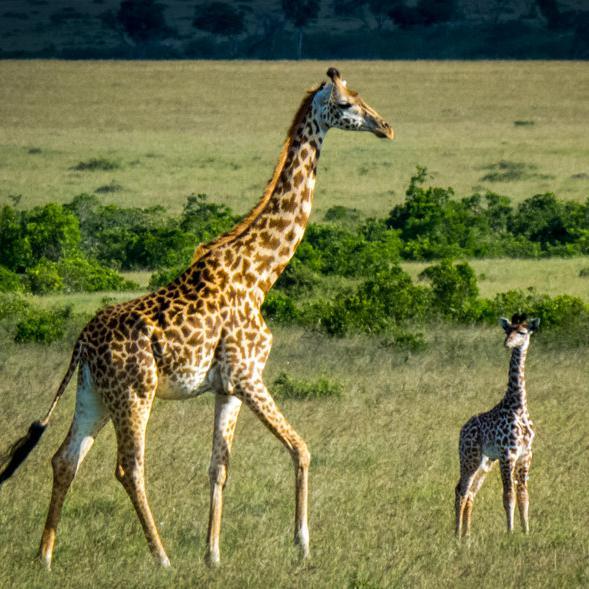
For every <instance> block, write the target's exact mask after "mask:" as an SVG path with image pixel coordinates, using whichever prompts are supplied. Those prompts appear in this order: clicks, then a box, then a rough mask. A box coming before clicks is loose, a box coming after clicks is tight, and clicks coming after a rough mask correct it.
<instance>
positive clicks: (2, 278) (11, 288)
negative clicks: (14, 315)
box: [0, 266, 24, 292]
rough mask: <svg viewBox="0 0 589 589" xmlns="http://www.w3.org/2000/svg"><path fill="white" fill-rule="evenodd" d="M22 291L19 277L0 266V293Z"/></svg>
mask: <svg viewBox="0 0 589 589" xmlns="http://www.w3.org/2000/svg"><path fill="white" fill-rule="evenodd" d="M23 290H24V287H23V283H22V280H21V278H20V276H19V275H18V274H16V273H14V272H12V271H11V270H9V269H8V268H5V267H4V266H0V292H22V291H23Z"/></svg>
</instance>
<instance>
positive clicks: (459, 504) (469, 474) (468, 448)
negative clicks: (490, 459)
mask: <svg viewBox="0 0 589 589" xmlns="http://www.w3.org/2000/svg"><path fill="white" fill-rule="evenodd" d="M475 434H476V432H474V433H473V432H471V431H467V430H465V429H464V428H463V430H462V431H461V434H460V443H459V453H460V480H459V481H458V484H457V485H456V490H455V500H454V510H455V515H456V527H455V533H456V537H457V538H458V539H460V538H462V537H463V536H464V535H465V533H466V529H467V527H469V526H470V521H469V523H468V526H467V525H465V524H466V520H465V516H466V517H467V518H468V519H470V513H471V510H472V501H471V496H470V491H471V486H472V484H473V480H474V477H475V475H476V473H477V471H478V468H479V466H480V464H481V460H482V455H481V450H480V447H479V446H478V445H475V444H471V443H469V441H470V438H471V437H472V436H473V435H475ZM475 437H476V435H475ZM469 502H470V505H468V504H469Z"/></svg>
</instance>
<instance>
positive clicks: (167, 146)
mask: <svg viewBox="0 0 589 589" xmlns="http://www.w3.org/2000/svg"><path fill="white" fill-rule="evenodd" d="M328 65H331V64H328V63H327V62H312V61H307V62H299V63H292V62H239V61H235V62H189V61H185V62H53V61H30V62H21V61H2V62H0V79H2V81H3V83H2V84H1V85H0V203H3V202H10V199H9V196H10V195H22V200H21V206H32V205H34V204H40V203H45V202H48V201H56V200H57V201H67V200H70V199H71V198H72V197H73V196H75V195H76V194H79V193H80V192H93V191H95V190H96V189H98V188H100V187H102V186H106V185H109V184H110V183H111V182H113V181H114V182H116V183H117V184H118V185H120V187H121V190H119V191H118V192H111V193H105V194H103V195H102V196H101V198H103V199H104V200H105V201H108V202H118V203H121V204H124V205H140V206H145V205H154V204H163V205H164V206H166V207H168V208H169V209H170V210H172V211H175V212H177V211H178V210H179V209H180V208H181V207H182V204H183V202H184V200H185V198H186V196H188V195H189V194H191V193H201V192H204V193H207V194H208V195H209V196H210V197H211V198H212V199H214V200H215V201H221V202H224V203H227V204H229V205H230V206H231V207H233V208H234V209H235V210H236V211H237V212H245V211H246V210H247V209H248V208H249V207H250V206H251V205H252V204H253V203H254V202H255V201H256V199H257V198H258V197H259V195H260V194H261V191H262V189H263V187H264V185H265V183H266V181H267V180H268V178H269V177H270V175H271V173H272V169H273V166H274V164H275V161H276V158H277V156H278V152H279V149H280V146H281V143H282V140H283V139H284V133H285V131H286V128H287V127H288V124H289V122H290V120H291V117H292V115H293V113H294V110H295V109H296V107H297V105H298V103H299V101H300V100H301V97H302V95H303V93H304V90H305V89H306V88H308V87H310V86H312V85H314V84H316V83H318V82H320V81H321V80H323V79H324V74H325V70H326V69H327V66H328ZM336 65H338V67H340V69H341V71H342V72H343V74H344V76H345V77H346V78H347V79H348V80H349V82H350V85H351V87H353V88H356V89H358V90H359V91H360V92H361V94H362V96H363V97H364V98H365V99H366V100H367V101H368V102H369V103H370V104H371V105H372V106H374V107H375V108H376V109H377V110H378V111H379V112H380V113H381V114H382V115H383V116H384V117H385V118H387V119H388V120H389V121H390V123H391V124H392V125H393V127H394V128H395V130H396V133H397V140H396V141H395V142H394V143H392V144H389V143H385V142H380V141H378V140H376V139H375V138H374V137H372V136H368V135H361V136H355V137H350V136H349V135H346V134H344V133H342V132H337V131H336V132H332V133H331V134H330V136H329V137H328V140H327V142H326V145H325V148H324V150H323V154H322V161H321V163H320V166H319V173H318V179H317V194H316V207H315V218H319V219H320V218H321V216H322V213H323V212H324V211H325V210H326V209H327V208H328V207H330V206H332V205H334V204H341V205H345V206H353V207H357V208H359V209H360V210H362V211H364V212H366V213H367V214H379V215H382V214H384V213H386V212H387V211H388V210H389V209H390V208H391V206H392V205H393V204H395V203H398V202H400V201H401V200H402V199H403V195H404V190H405V188H406V186H407V183H408V180H409V178H410V176H411V175H412V174H413V173H414V171H415V166H416V165H418V164H419V165H422V166H427V167H428V169H429V170H430V171H431V172H432V174H433V175H434V181H435V182H436V183H438V184H440V185H443V186H453V187H454V188H455V189H456V191H457V194H458V195H459V196H465V195H468V194H470V193H471V192H472V191H473V190H484V189H490V190H494V191H496V192H499V193H502V194H507V195H509V196H512V197H514V198H515V199H516V200H520V199H522V198H526V197H529V196H532V195H533V194H536V193H539V192H545V191H553V192H555V193H556V194H557V195H558V196H559V197H561V198H567V199H573V200H579V201H580V200H584V199H585V198H586V197H587V194H588V192H589V168H588V164H587V162H588V161H589V146H588V144H587V141H586V132H585V121H587V120H588V119H589V102H588V101H587V100H586V97H587V91H588V88H589V67H588V66H587V64H586V63H583V62H427V61H425V62H378V61H375V62H357V61H356V62H338V63H337V64H336ZM91 158H106V159H108V160H112V161H114V162H116V163H117V164H119V166H120V167H119V168H118V169H115V170H111V171H75V170H72V169H71V168H72V167H74V166H75V165H76V164H78V163H79V162H83V161H88V160H89V159H91ZM500 162H507V163H506V164H502V165H503V166H507V167H506V168H505V167H503V168H500V169H497V168H493V166H497V165H499V164H500ZM497 172H498V173H499V176H500V177H503V176H505V175H506V176H507V178H508V179H507V180H501V181H491V180H482V178H484V177H485V176H489V175H490V176H493V175H495V177H496V176H497Z"/></svg>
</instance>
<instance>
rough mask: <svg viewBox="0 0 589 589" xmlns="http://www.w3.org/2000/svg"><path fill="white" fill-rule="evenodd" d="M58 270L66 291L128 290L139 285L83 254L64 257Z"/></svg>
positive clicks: (58, 264) (58, 265)
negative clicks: (84, 256)
mask: <svg viewBox="0 0 589 589" xmlns="http://www.w3.org/2000/svg"><path fill="white" fill-rule="evenodd" d="M57 271H58V273H59V275H60V277H61V279H62V281H63V290H64V291H65V292H97V291H101V290H128V289H133V288H138V285H137V284H135V283H134V282H132V281H130V280H126V279H125V278H123V277H122V276H121V275H120V274H119V273H118V272H116V271H115V270H112V269H111V268H105V267H104V266H102V265H101V264H100V263H99V262H97V261H96V260H87V259H86V258H83V257H82V256H77V257H72V258H64V259H62V260H60V261H59V262H58V263H57Z"/></svg>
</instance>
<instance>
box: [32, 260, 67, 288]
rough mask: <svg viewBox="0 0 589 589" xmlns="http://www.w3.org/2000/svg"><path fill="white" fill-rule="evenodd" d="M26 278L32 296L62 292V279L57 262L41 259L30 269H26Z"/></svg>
mask: <svg viewBox="0 0 589 589" xmlns="http://www.w3.org/2000/svg"><path fill="white" fill-rule="evenodd" d="M26 277H27V280H28V282H29V286H30V289H31V292H32V293H34V294H48V293H50V292H56V291H61V290H63V286H64V285H63V279H62V277H61V276H60V274H59V269H58V267H57V262H52V261H51V260H45V259H43V260H41V261H39V262H38V263H37V264H35V265H34V266H33V267H32V268H27V271H26Z"/></svg>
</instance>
